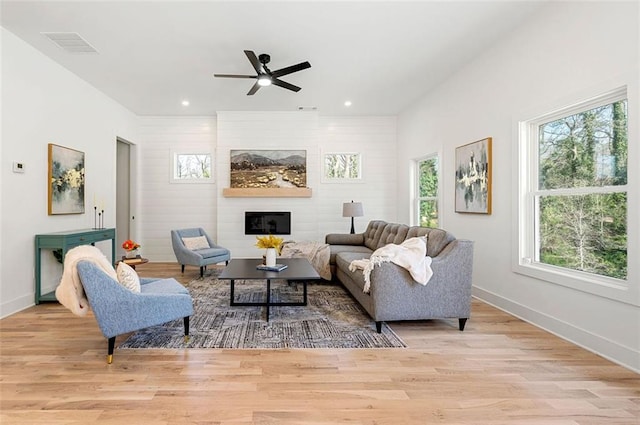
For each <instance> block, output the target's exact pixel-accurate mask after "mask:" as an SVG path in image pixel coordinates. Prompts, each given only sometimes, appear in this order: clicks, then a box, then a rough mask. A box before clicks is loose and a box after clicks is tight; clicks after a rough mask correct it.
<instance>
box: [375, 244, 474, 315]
mask: <svg viewBox="0 0 640 425" xmlns="http://www.w3.org/2000/svg"><path fill="white" fill-rule="evenodd" d="M432 260H433V261H432V263H431V269H432V271H433V276H432V277H431V279H430V280H429V282H428V283H427V284H426V285H425V286H423V285H420V284H419V283H416V282H415V281H414V280H413V278H412V277H411V275H410V274H409V272H408V271H407V270H406V269H404V268H402V267H400V266H397V265H395V264H393V263H383V264H381V265H380V266H379V267H374V269H373V271H372V272H371V296H372V298H373V301H374V304H375V305H374V311H375V316H376V317H375V320H383V321H384V320H412V319H424V318H427V317H434V318H438V317H440V318H444V317H457V318H468V317H469V314H470V308H471V283H472V269H473V242H472V241H468V240H462V239H457V240H454V241H453V242H451V243H449V245H447V246H446V247H445V249H443V250H442V252H440V254H439V255H437V256H435V257H433V258H432Z"/></svg>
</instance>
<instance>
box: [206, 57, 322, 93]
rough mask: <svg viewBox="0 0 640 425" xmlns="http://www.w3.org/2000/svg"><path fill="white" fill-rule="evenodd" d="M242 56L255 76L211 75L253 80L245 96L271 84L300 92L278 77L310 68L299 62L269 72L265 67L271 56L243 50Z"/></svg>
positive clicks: (309, 65)
mask: <svg viewBox="0 0 640 425" xmlns="http://www.w3.org/2000/svg"><path fill="white" fill-rule="evenodd" d="M244 54H245V55H247V58H248V59H249V62H251V65H252V66H253V69H254V70H255V71H256V75H235V74H213V76H214V77H218V78H255V79H256V82H255V83H254V85H253V87H251V89H250V90H249V92H248V93H247V96H252V95H254V94H255V93H256V92H257V91H258V89H259V88H260V87H266V86H270V85H271V84H273V85H274V86H278V87H282V88H283V89H287V90H291V91H293V92H299V91H300V90H301V89H300V87H298V86H294V85H293V84H290V83H287V82H286V81H282V80H280V78H279V77H282V76H284V75H289V74H293V73H294V72H298V71H302V70H303V69H307V68H311V64H310V63H309V62H300V63H299V64H297V65H291V66H287V67H286V68H282V69H278V70H276V71H271V70H270V69H269V68H268V67H267V64H268V63H269V62H270V61H271V56H269V55H267V54H264V53H263V54H261V55H260V56H256V54H255V53H254V52H253V51H252V50H245V51H244Z"/></svg>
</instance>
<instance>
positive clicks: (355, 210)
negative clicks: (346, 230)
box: [342, 201, 364, 233]
mask: <svg viewBox="0 0 640 425" xmlns="http://www.w3.org/2000/svg"><path fill="white" fill-rule="evenodd" d="M363 215H364V212H363V211H362V202H353V201H351V202H345V203H344V204H342V216H343V217H351V233H355V232H356V230H355V227H354V225H353V217H362V216H363Z"/></svg>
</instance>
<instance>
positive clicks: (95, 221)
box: [93, 205, 98, 229]
mask: <svg viewBox="0 0 640 425" xmlns="http://www.w3.org/2000/svg"><path fill="white" fill-rule="evenodd" d="M93 228H94V229H97V228H98V207H96V206H95V205H94V206H93Z"/></svg>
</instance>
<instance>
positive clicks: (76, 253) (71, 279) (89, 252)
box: [56, 245, 118, 316]
mask: <svg viewBox="0 0 640 425" xmlns="http://www.w3.org/2000/svg"><path fill="white" fill-rule="evenodd" d="M78 261H91V262H92V263H94V264H95V265H97V266H98V267H100V268H101V269H102V270H103V271H104V272H105V273H106V274H107V275H109V277H111V278H113V280H116V281H117V280H118V276H117V275H116V271H115V269H114V268H113V265H112V264H111V262H110V261H109V260H107V257H105V255H104V254H103V253H102V251H100V250H99V249H98V248H96V247H95V246H92V245H80V246H77V247H75V248H73V249H70V250H69V251H68V252H67V254H66V255H65V256H64V268H63V270H62V278H61V279H60V285H58V287H57V288H56V298H57V299H58V301H60V304H62V305H63V306H65V307H67V308H68V309H69V310H71V312H72V313H73V314H76V315H78V316H84V315H86V314H87V312H88V311H89V301H88V300H87V296H86V295H85V293H84V288H83V286H82V282H81V281H80V276H78V269H77V268H76V264H78Z"/></svg>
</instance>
